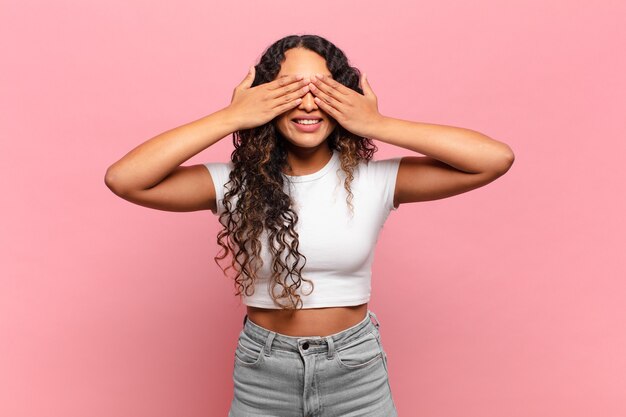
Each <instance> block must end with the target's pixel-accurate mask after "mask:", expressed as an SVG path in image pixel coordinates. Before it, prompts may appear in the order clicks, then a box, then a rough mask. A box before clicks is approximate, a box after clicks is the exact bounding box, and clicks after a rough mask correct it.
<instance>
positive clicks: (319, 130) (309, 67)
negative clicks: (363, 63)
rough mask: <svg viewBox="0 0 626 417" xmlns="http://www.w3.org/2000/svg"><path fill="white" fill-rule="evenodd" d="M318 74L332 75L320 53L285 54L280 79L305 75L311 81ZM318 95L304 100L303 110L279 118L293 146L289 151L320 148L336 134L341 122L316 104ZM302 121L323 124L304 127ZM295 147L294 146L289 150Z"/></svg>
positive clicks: (296, 50)
mask: <svg viewBox="0 0 626 417" xmlns="http://www.w3.org/2000/svg"><path fill="white" fill-rule="evenodd" d="M316 73H319V74H324V75H329V76H331V77H332V74H331V73H330V71H329V70H328V67H327V66H326V60H325V59H324V58H323V57H321V56H320V55H318V54H317V53H315V52H313V51H311V50H308V49H304V48H292V49H289V50H287V51H286V52H285V60H284V61H283V63H282V65H281V68H280V71H279V72H278V75H277V76H276V78H278V77H280V76H282V75H291V74H302V75H304V77H305V78H306V77H309V79H311V78H312V77H314V76H315V74H316ZM313 97H314V95H313V94H312V93H311V92H310V91H309V92H307V93H306V95H304V97H302V102H301V103H300V105H299V106H297V107H294V108H293V109H291V110H288V111H286V112H285V113H283V114H281V115H279V116H277V117H276V118H275V119H274V123H275V126H276V128H277V129H278V131H279V132H280V133H281V134H282V135H283V137H284V138H285V139H286V140H287V141H288V142H289V144H288V148H289V147H292V146H293V147H297V148H316V147H318V146H320V145H322V144H325V141H326V138H328V136H329V135H330V134H331V133H332V132H333V130H334V129H335V126H337V122H336V121H335V120H334V119H333V118H332V117H330V116H329V115H328V114H327V113H325V112H324V111H323V110H322V109H321V108H319V107H318V105H317V103H315V101H314V100H313ZM298 118H309V119H311V118H313V119H319V120H321V121H320V122H319V123H317V124H315V125H304V126H303V125H300V124H298V123H297V122H296V121H295V120H296V119H298ZM289 145H291V146H289Z"/></svg>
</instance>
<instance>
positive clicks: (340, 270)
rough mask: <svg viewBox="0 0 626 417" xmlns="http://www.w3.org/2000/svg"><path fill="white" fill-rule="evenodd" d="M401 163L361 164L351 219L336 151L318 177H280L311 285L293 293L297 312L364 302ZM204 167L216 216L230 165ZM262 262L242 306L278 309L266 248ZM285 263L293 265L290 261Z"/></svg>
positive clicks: (393, 160)
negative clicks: (299, 304) (299, 300)
mask: <svg viewBox="0 0 626 417" xmlns="http://www.w3.org/2000/svg"><path fill="white" fill-rule="evenodd" d="M401 159H402V157H395V158H391V159H383V160H372V161H369V163H366V162H361V164H359V165H358V166H357V167H356V168H355V170H354V179H353V181H352V183H351V185H350V187H351V190H352V194H353V197H352V205H353V207H354V216H353V217H351V216H350V209H349V207H348V205H347V203H346V196H347V191H346V190H345V188H344V186H343V181H344V179H345V174H344V172H343V171H342V170H341V166H340V163H339V152H338V151H334V152H333V155H332V157H331V159H330V160H329V162H328V163H327V164H326V165H325V166H324V167H323V168H322V169H320V170H319V171H317V172H314V173H312V174H307V175H301V176H291V175H286V174H283V175H284V176H285V178H286V179H287V180H288V181H286V182H285V188H284V190H285V192H286V193H288V194H289V195H290V196H291V198H292V200H293V201H294V210H295V211H296V212H297V213H298V223H297V224H296V226H295V230H296V231H297V232H298V236H299V247H298V250H299V251H300V253H302V254H303V255H304V256H306V264H305V265H304V268H302V277H303V278H307V279H310V280H311V281H313V283H314V288H313V291H312V292H311V286H310V284H309V283H308V282H306V281H303V282H302V283H301V286H300V288H298V290H297V291H298V294H300V296H301V297H302V302H303V306H302V308H314V307H335V306H351V305H358V304H362V303H365V302H368V301H369V299H370V291H371V273H372V271H371V266H372V262H373V260H374V249H375V245H376V242H377V241H378V235H379V232H380V230H381V229H382V227H383V224H384V223H385V221H386V220H387V217H388V215H389V213H390V212H391V211H392V210H393V211H395V210H397V207H394V206H393V197H394V189H395V184H396V176H397V173H398V167H399V164H400V160H401ZM204 165H205V166H206V167H207V169H208V170H209V172H210V174H211V177H212V179H213V183H214V185H215V195H216V200H217V212H213V213H214V214H215V215H217V216H219V215H220V214H222V212H224V210H225V209H224V206H223V204H222V199H223V198H224V192H225V183H226V182H227V181H228V179H229V178H228V174H229V172H230V171H231V169H232V168H233V164H232V162H209V163H205V164H204ZM340 180H341V181H340ZM235 199H236V197H235V198H234V199H233V205H232V206H233V207H234V200H235ZM266 236H267V235H266V234H265V231H264V232H263V234H262V235H261V239H265V240H261V242H262V243H265V244H267V240H266ZM261 258H262V259H263V266H262V267H261V268H260V270H259V271H258V273H257V275H258V280H257V281H256V286H255V289H254V294H252V295H251V296H249V297H248V296H246V295H245V294H243V295H242V301H243V303H244V304H245V305H249V306H255V307H263V308H273V309H278V308H280V306H278V305H276V304H275V303H274V301H273V300H272V298H271V297H270V294H269V290H270V285H269V279H270V277H271V272H270V271H271V255H270V252H269V251H268V250H267V249H266V247H265V246H262V249H261ZM282 259H284V256H283V258H282ZM290 259H291V262H293V258H290ZM302 262H303V261H301V262H300V263H299V264H298V266H301V265H302ZM276 290H277V291H278V290H279V288H278V287H277V288H276ZM281 302H283V303H284V302H285V300H281Z"/></svg>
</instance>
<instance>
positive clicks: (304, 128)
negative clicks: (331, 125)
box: [291, 119, 324, 133]
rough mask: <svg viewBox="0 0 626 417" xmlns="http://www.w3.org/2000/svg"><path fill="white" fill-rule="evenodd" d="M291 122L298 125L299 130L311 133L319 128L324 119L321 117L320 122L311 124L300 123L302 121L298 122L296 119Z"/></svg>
mask: <svg viewBox="0 0 626 417" xmlns="http://www.w3.org/2000/svg"><path fill="white" fill-rule="evenodd" d="M291 123H293V124H294V125H296V129H298V130H299V131H301V132H307V133H311V132H315V131H316V130H317V129H319V128H320V125H321V124H322V123H324V120H323V119H320V121H319V122H318V123H315V124H310V125H303V124H300V123H296V121H295V120H292V121H291Z"/></svg>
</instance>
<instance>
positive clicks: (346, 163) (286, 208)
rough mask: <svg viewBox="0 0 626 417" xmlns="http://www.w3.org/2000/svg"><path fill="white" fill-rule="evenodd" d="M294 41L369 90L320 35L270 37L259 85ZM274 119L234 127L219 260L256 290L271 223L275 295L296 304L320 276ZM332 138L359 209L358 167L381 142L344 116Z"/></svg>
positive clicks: (355, 86)
mask: <svg viewBox="0 0 626 417" xmlns="http://www.w3.org/2000/svg"><path fill="white" fill-rule="evenodd" d="M291 48H306V49H308V50H311V51H313V52H316V53H317V54H319V55H320V56H322V57H323V58H324V59H325V60H326V65H327V67H328V69H329V70H330V73H331V74H332V77H333V79H334V80H336V81H338V82H339V83H341V84H343V85H345V86H346V87H348V88H350V89H352V90H354V91H356V92H358V93H360V94H363V90H362V89H361V88H360V87H359V78H360V75H361V74H360V71H359V70H358V69H357V68H356V67H352V66H350V64H349V62H348V59H347V57H346V55H345V54H344V53H343V51H341V50H340V49H339V48H337V47H336V46H335V45H333V44H332V43H331V42H330V41H328V40H327V39H325V38H323V37H321V36H317V35H290V36H286V37H284V38H282V39H279V40H278V41H276V42H275V43H273V44H272V45H270V46H269V47H268V48H267V49H266V50H265V52H264V53H263V55H262V56H261V58H260V61H259V63H258V65H256V66H255V69H256V71H255V73H256V75H255V78H254V82H253V83H252V87H254V86H257V85H260V84H263V83H268V82H271V81H273V80H274V79H275V78H276V76H277V75H278V72H279V71H280V68H281V63H282V62H283V61H284V59H285V52H286V51H287V50H289V49H291ZM329 117H330V116H329ZM274 120H276V119H274ZM274 120H272V121H270V122H268V123H266V124H264V125H262V126H258V127H255V128H252V129H243V130H238V131H236V132H234V133H233V145H234V148H235V149H234V151H233V152H232V154H231V159H232V162H233V166H234V167H233V169H232V171H231V172H230V174H229V181H228V182H227V183H226V188H227V191H226V192H225V194H224V199H223V204H224V208H225V211H224V212H223V213H222V214H221V215H220V216H219V222H220V224H221V225H222V226H224V228H223V229H222V230H221V231H220V232H219V233H218V235H217V242H218V245H219V246H221V248H222V251H221V254H220V253H218V255H217V256H216V257H215V262H216V263H217V264H218V265H219V266H220V268H222V271H223V272H224V274H225V275H227V271H228V270H230V269H234V270H235V271H236V275H235V276H234V284H235V295H236V296H240V295H241V294H245V295H246V296H250V295H252V294H253V293H254V289H255V285H254V284H255V282H256V280H257V272H258V270H259V268H260V267H261V266H263V260H262V258H261V255H260V254H261V247H262V246H261V245H262V243H261V236H262V234H263V233H264V231H265V233H266V236H267V240H268V242H265V243H266V244H267V245H268V250H269V253H270V254H271V257H272V262H271V271H272V276H271V278H270V297H271V298H272V300H273V301H274V303H275V304H276V305H277V306H278V307H279V308H281V309H285V310H296V309H300V308H302V306H303V302H302V299H301V296H300V294H298V291H297V290H298V288H300V286H301V284H302V281H306V282H309V283H310V285H311V291H313V290H314V284H313V282H312V281H311V280H309V279H307V278H305V277H303V276H302V269H303V268H304V266H305V264H306V256H304V255H303V254H302V253H300V252H299V250H298V244H299V242H298V233H297V231H296V230H295V226H296V224H297V222H298V214H297V212H296V211H295V210H294V208H293V202H292V200H291V198H290V196H289V195H288V194H286V193H285V192H284V191H283V185H284V183H285V181H288V180H287V179H286V178H285V177H283V174H282V169H283V167H285V166H287V150H286V147H285V139H284V138H283V137H282V135H281V133H280V132H279V131H278V129H277V128H276V127H275V125H274V123H273V122H274ZM327 143H328V146H329V148H330V149H331V151H335V150H336V151H338V152H339V157H340V158H339V159H340V161H341V169H342V170H343V172H344V173H345V181H344V188H345V189H346V191H347V193H348V196H347V198H346V202H347V205H348V206H349V208H350V211H351V212H353V206H352V199H353V195H352V191H351V189H350V184H351V183H352V180H353V179H354V175H353V171H354V169H355V167H356V166H357V165H358V164H359V163H360V162H361V161H364V160H365V161H369V160H371V159H372V157H373V155H374V153H375V152H376V151H378V148H377V147H376V145H374V143H373V142H372V140H371V139H369V138H365V137H362V136H357V135H355V134H353V133H351V132H349V131H348V130H346V129H345V128H343V127H342V126H341V125H340V124H339V123H337V125H336V127H335V129H334V130H333V131H332V133H331V134H330V135H329V136H328V138H327ZM233 201H235V203H234V204H233ZM270 242H271V244H270ZM285 249H287V255H286V256H285V257H284V259H283V257H282V256H281V254H282V253H283V251H284V250H285ZM229 253H230V254H231V255H232V260H231V263H230V265H229V266H228V267H227V268H225V269H224V268H223V267H222V266H221V265H220V262H219V261H221V260H222V259H224V258H225V257H226V256H227V255H228V254H229ZM301 262H302V264H301V265H300V263H301ZM277 289H278V291H277Z"/></svg>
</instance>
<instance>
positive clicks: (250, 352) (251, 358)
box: [235, 331, 264, 367]
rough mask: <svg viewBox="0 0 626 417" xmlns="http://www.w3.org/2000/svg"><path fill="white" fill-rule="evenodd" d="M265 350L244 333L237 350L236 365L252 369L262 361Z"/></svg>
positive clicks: (241, 335) (238, 342)
mask: <svg viewBox="0 0 626 417" xmlns="http://www.w3.org/2000/svg"><path fill="white" fill-rule="evenodd" d="M263 348H264V346H263V345H261V344H259V343H257V342H256V341H254V340H252V339H251V338H250V337H249V336H248V335H247V334H245V333H244V332H243V331H242V332H241V333H240V335H239V340H238V341H237V348H236V349H235V363H237V364H240V365H243V366H250V367H252V366H257V365H258V364H259V363H260V362H261V361H262V357H263Z"/></svg>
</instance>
